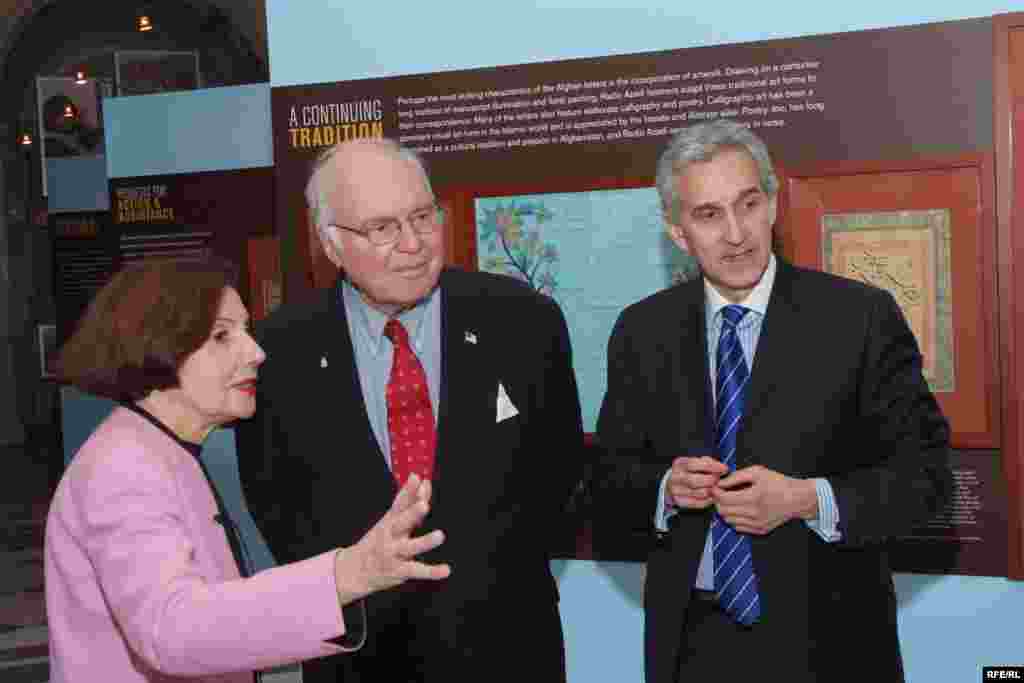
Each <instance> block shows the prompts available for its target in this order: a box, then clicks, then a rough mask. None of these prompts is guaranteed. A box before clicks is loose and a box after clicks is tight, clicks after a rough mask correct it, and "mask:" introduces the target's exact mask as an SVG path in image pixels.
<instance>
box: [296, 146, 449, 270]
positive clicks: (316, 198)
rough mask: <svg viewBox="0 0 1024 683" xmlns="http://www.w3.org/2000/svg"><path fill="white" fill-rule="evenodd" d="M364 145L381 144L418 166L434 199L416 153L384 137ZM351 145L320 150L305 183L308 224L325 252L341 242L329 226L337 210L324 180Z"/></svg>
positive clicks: (424, 168)
mask: <svg viewBox="0 0 1024 683" xmlns="http://www.w3.org/2000/svg"><path fill="white" fill-rule="evenodd" d="M361 142H363V144H367V143H371V144H376V145H379V146H380V147H381V148H382V149H384V150H388V151H391V152H394V154H395V155H397V156H398V157H399V158H401V159H403V160H405V161H410V162H413V163H415V164H416V165H417V166H419V168H420V171H422V172H423V182H424V183H426V185H427V191H428V192H430V196H431V197H433V196H434V190H433V188H432V187H431V185H430V176H429V175H427V167H426V163H425V162H424V160H423V158H422V157H421V156H420V155H419V154H417V153H416V152H415V151H413V150H411V149H409V148H408V147H403V146H402V145H400V144H398V143H397V142H395V141H394V140H392V139H390V138H381V139H379V140H371V141H367V140H365V139H361ZM349 144H351V141H344V142H339V143H337V144H335V145H331V146H330V147H327V148H325V149H324V150H323V151H321V152H320V153H319V154H318V155H317V157H316V159H314V161H313V166H312V169H311V170H310V174H309V180H308V181H307V182H306V189H305V195H306V206H307V207H308V211H309V222H310V223H311V224H312V225H313V226H315V228H316V231H317V235H318V236H319V237H320V243H321V245H323V247H324V249H326V248H327V245H331V246H333V247H334V249H336V250H337V251H341V241H340V240H339V239H338V234H337V231H334V230H330V226H331V225H333V224H334V221H335V218H334V210H333V209H332V208H331V205H330V203H329V202H328V201H327V190H326V188H325V180H326V177H330V173H331V163H330V161H331V160H332V159H333V158H334V157H335V155H336V154H337V153H338V152H339V151H340V150H342V149H343V148H344V147H345V146H346V145H349ZM325 176H326V177H325Z"/></svg>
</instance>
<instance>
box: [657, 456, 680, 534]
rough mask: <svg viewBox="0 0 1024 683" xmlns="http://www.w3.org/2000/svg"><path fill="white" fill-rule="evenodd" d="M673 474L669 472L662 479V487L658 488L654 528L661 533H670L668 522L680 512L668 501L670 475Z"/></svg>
mask: <svg viewBox="0 0 1024 683" xmlns="http://www.w3.org/2000/svg"><path fill="white" fill-rule="evenodd" d="M671 473H672V470H669V471H668V472H665V476H663V477H662V478H661V486H659V487H658V507H656V508H654V528H655V529H657V530H658V531H661V532H667V531H668V520H670V519H672V516H673V515H675V514H676V513H677V512H679V508H677V507H676V506H675V505H673V504H672V503H671V502H669V499H668V475H669V474H671Z"/></svg>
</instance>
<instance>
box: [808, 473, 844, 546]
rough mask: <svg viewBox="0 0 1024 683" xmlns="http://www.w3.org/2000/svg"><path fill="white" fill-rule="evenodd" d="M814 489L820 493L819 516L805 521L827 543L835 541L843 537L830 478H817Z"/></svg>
mask: <svg viewBox="0 0 1024 683" xmlns="http://www.w3.org/2000/svg"><path fill="white" fill-rule="evenodd" d="M814 490H815V492H816V493H817V494H818V517H817V519H809V520H806V521H805V522H804V524H806V525H807V527H808V528H809V529H811V531H813V532H814V533H816V534H818V535H819V536H821V539H822V540H823V541H825V542H826V543H835V542H837V541H839V540H841V539H842V537H843V535H842V534H841V533H840V532H839V508H838V507H837V506H836V496H835V493H834V492H833V491H832V484H830V483H828V479H815V480H814Z"/></svg>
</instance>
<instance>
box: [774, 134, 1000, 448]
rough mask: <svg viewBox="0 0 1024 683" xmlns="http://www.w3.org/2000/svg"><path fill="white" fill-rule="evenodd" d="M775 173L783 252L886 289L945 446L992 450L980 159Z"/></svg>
mask: <svg viewBox="0 0 1024 683" xmlns="http://www.w3.org/2000/svg"><path fill="white" fill-rule="evenodd" d="M783 176H784V181H785V182H784V187H785V188H786V192H784V193H781V196H780V204H781V206H780V208H781V209H782V214H781V216H782V219H781V220H780V223H779V225H778V226H777V228H778V230H779V234H778V235H777V236H778V237H779V239H780V240H781V242H782V252H783V254H784V255H786V256H787V257H788V258H790V259H791V260H792V261H793V262H795V263H797V264H799V265H803V266H806V267H810V268H817V269H820V270H826V271H830V272H833V273H836V274H838V275H843V276H845V277H852V278H854V279H858V280H862V281H865V282H869V283H871V284H874V285H877V286H880V287H882V288H884V289H887V290H888V291H890V292H891V293H892V294H893V296H894V297H895V298H896V301H897V302H898V303H899V305H900V307H901V308H902V309H903V312H904V314H905V315H906V318H907V320H908V322H909V323H910V326H911V329H913V331H914V334H915V335H916V336H917V340H918V343H919V345H920V347H921V351H922V356H923V359H924V372H925V376H926V378H927V380H928V382H929V384H930V386H931V387H932V390H933V391H934V392H935V395H936V398H937V400H938V401H939V404H940V405H941V406H942V409H943V412H944V413H945V414H946V417H947V418H948V419H949V421H950V426H951V428H952V442H953V447H954V448H959V449H990V448H999V446H1000V416H1001V410H1000V398H999V397H1000V389H999V381H1000V380H999V374H998V372H997V371H996V359H997V358H998V357H999V355H998V353H997V347H996V342H997V339H996V335H995V318H994V310H995V300H996V298H995V237H994V236H995V221H994V217H993V211H992V205H993V189H992V188H993V172H992V165H991V159H990V157H989V156H988V155H981V154H978V155H967V156H963V157H957V158H953V159H913V160H910V161H905V162H898V161H897V162H892V161H884V162H862V163H848V162H844V163H836V164H821V165H817V166H815V167H806V168H788V169H785V172H784V173H783Z"/></svg>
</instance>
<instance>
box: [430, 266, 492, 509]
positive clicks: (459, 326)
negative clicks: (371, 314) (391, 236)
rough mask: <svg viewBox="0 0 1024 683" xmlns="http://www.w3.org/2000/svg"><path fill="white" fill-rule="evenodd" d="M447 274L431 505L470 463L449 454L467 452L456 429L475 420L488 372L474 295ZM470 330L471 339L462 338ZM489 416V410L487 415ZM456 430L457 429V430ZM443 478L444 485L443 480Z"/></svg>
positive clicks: (478, 416)
mask: <svg viewBox="0 0 1024 683" xmlns="http://www.w3.org/2000/svg"><path fill="white" fill-rule="evenodd" d="M453 279H454V278H453V277H452V273H451V272H450V271H443V272H442V273H441V280H440V287H441V387H440V399H439V401H438V411H437V412H438V415H437V450H436V453H435V456H434V479H435V483H436V484H437V486H436V487H435V490H434V496H435V504H437V505H439V504H440V500H439V496H441V495H443V493H442V492H441V489H442V488H447V489H448V490H453V489H454V488H455V487H456V486H457V484H455V483H454V482H453V481H452V479H453V478H454V477H457V476H460V474H461V473H467V469H469V468H470V467H471V466H470V464H469V463H459V464H458V465H456V464H455V463H454V462H453V458H458V457H460V455H462V454H465V453H470V452H472V450H473V449H471V448H465V447H460V446H459V445H458V441H459V439H460V433H461V432H463V431H465V430H469V431H470V432H474V433H475V430H474V428H473V427H472V425H477V424H480V419H481V414H482V412H481V411H482V406H481V401H482V400H483V399H484V394H485V393H486V389H483V390H482V389H481V387H485V386H486V385H485V382H486V379H487V377H488V373H487V372H485V371H486V369H487V368H485V367H483V366H482V358H481V354H482V353H483V352H482V348H483V347H484V346H485V345H486V343H487V339H486V337H485V335H483V334H481V330H479V329H478V327H479V325H477V324H476V323H475V321H476V319H477V318H478V312H477V310H476V308H475V306H476V304H475V303H474V302H475V298H474V297H469V296H466V293H465V292H462V291H460V290H459V288H458V287H457V285H456V284H455V283H454V282H453ZM467 333H469V334H470V335H473V337H472V338H473V339H475V340H476V343H471V342H470V341H469V340H468V339H467ZM491 417H492V419H493V415H492V416H491ZM456 429H458V430H459V431H458V432H456ZM445 482H447V484H448V485H447V486H444V483H445Z"/></svg>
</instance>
